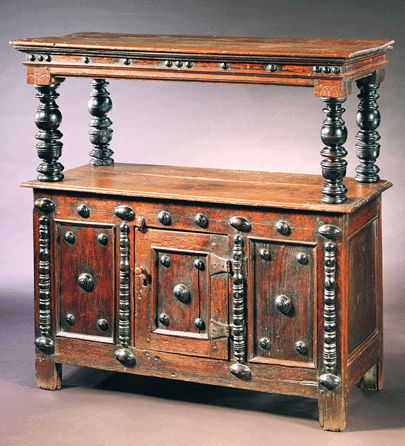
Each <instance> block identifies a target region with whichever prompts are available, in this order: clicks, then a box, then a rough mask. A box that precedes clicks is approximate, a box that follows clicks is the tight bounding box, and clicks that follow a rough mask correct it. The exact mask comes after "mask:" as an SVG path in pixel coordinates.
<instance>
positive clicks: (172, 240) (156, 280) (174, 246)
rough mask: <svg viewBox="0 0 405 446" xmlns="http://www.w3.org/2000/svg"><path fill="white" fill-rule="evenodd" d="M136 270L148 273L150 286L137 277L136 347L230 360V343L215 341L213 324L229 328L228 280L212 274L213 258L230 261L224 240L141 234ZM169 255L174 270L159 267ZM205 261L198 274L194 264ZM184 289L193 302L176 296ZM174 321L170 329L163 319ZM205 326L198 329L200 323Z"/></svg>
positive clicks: (151, 232)
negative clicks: (175, 291) (200, 320)
mask: <svg viewBox="0 0 405 446" xmlns="http://www.w3.org/2000/svg"><path fill="white" fill-rule="evenodd" d="M136 247H137V248H136V254H135V266H136V271H137V269H139V270H143V271H145V274H146V276H147V277H148V280H147V282H145V279H144V278H143V277H142V276H138V279H137V281H136V285H135V290H136V291H135V292H136V314H137V316H136V319H135V324H136V329H135V345H136V346H137V347H140V348H151V349H153V350H164V351H170V352H174V353H182V354H188V355H195V356H207V357H213V358H218V359H227V358H228V339H227V338H222V339H216V340H211V339H210V321H211V320H215V321H217V322H220V323H223V324H227V323H228V314H227V311H226V309H227V307H228V282H229V275H225V274H215V275H211V271H210V259H209V258H210V256H212V255H216V256H218V257H228V258H229V252H227V251H228V243H227V238H226V237H225V236H218V235H212V234H194V233H184V232H183V233H179V232H174V231H167V230H164V231H162V230H153V229H147V230H145V231H144V232H139V231H136ZM162 255H166V256H167V257H168V258H169V259H170V266H168V267H165V266H163V265H162V264H161V263H160V257H161V256H162ZM198 258H201V259H202V260H203V261H204V264H205V268H204V270H203V271H199V270H197V269H196V268H195V267H194V261H195V260H197V259H198ZM179 284H182V285H185V286H186V287H187V288H188V289H189V291H190V298H189V299H188V300H187V301H186V302H180V301H178V299H176V297H175V296H174V294H173V291H174V287H175V286H176V285H179ZM162 313H164V314H166V315H167V317H168V318H169V324H168V325H167V326H165V325H164V324H162V323H160V322H159V320H158V318H159V316H160V315H161V314H162ZM198 317H199V318H201V319H203V321H204V322H205V327H206V329H205V330H198V329H197V328H196V327H195V325H194V322H195V319H196V318H198Z"/></svg>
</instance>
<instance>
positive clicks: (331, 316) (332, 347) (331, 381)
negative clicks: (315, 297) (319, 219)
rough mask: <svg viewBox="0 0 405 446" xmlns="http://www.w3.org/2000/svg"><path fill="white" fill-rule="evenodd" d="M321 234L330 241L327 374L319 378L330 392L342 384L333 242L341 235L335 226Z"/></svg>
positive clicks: (326, 252) (326, 304)
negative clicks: (338, 350) (339, 371)
mask: <svg viewBox="0 0 405 446" xmlns="http://www.w3.org/2000/svg"><path fill="white" fill-rule="evenodd" d="M318 231H319V233H320V234H321V235H322V236H323V237H325V238H327V239H328V240H327V241H326V242H325V243H324V273H325V278H324V291H323V326H324V334H323V366H324V369H325V372H326V373H323V374H322V375H321V376H320V377H319V382H320V384H322V385H323V386H324V387H326V388H327V389H328V390H333V389H335V388H336V387H337V386H339V384H340V378H339V377H338V376H337V375H336V365H337V345H336V331H337V327H336V248H337V246H336V243H335V242H334V241H332V240H333V239H335V238H337V237H338V236H339V235H340V234H341V230H340V229H339V228H338V227H337V226H334V225H324V226H321V227H320V228H319V230H318Z"/></svg>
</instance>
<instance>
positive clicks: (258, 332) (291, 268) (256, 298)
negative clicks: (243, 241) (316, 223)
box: [249, 240, 316, 366]
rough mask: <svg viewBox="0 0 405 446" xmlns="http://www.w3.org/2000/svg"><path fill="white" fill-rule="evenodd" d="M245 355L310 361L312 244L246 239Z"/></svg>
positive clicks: (285, 361) (278, 360) (259, 359)
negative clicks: (247, 306) (247, 303)
mask: <svg viewBox="0 0 405 446" xmlns="http://www.w3.org/2000/svg"><path fill="white" fill-rule="evenodd" d="M250 257H251V260H250V268H251V274H250V290H249V295H250V316H249V325H250V327H251V330H250V336H249V351H250V358H251V360H253V361H255V362H268V363H283V364H286V365H288V363H292V364H295V365H297V364H298V363H304V364H305V365H307V366H308V365H310V364H313V363H314V360H315V359H314V352H315V345H314V339H316V336H315V333H314V328H315V324H314V320H315V289H316V287H315V283H314V280H315V277H314V266H315V265H316V247H315V246H310V245H304V244H302V245H301V244H295V243H288V244H287V243H277V242H270V241H263V240H251V244H250Z"/></svg>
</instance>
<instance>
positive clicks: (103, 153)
mask: <svg viewBox="0 0 405 446" xmlns="http://www.w3.org/2000/svg"><path fill="white" fill-rule="evenodd" d="M90 85H91V86H92V87H93V88H92V91H91V93H90V100H89V103H88V109H89V112H90V114H91V115H92V116H93V118H92V119H91V121H90V127H91V129H90V131H89V135H90V141H91V143H92V144H93V146H94V149H93V150H92V151H91V152H90V156H91V157H92V159H91V160H90V164H92V165H93V166H111V165H112V164H114V160H113V159H112V158H111V155H113V153H114V152H113V151H112V150H111V149H110V148H109V144H110V141H111V138H112V132H113V131H112V129H110V128H109V127H110V126H111V125H112V122H111V120H110V119H109V118H108V117H107V113H108V112H109V111H110V110H111V108H112V101H111V98H110V93H109V92H108V91H107V90H106V88H105V87H106V86H107V85H108V82H106V81H105V80H104V79H94V80H93V81H92V82H91V84H90Z"/></svg>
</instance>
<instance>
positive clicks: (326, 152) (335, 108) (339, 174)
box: [321, 97, 347, 204]
mask: <svg viewBox="0 0 405 446" xmlns="http://www.w3.org/2000/svg"><path fill="white" fill-rule="evenodd" d="M322 100H323V102H325V104H326V108H324V109H323V111H324V112H325V113H326V119H325V121H323V126H322V129H321V139H322V142H323V143H324V144H326V147H324V148H323V150H322V151H321V155H322V156H323V157H324V158H325V159H324V160H323V161H322V162H321V166H322V175H323V176H324V178H325V179H326V184H325V185H324V186H323V188H322V194H323V195H322V201H323V202H324V203H329V204H340V203H344V202H345V201H346V200H347V197H346V192H347V189H346V186H345V185H344V184H343V178H344V177H345V176H346V166H347V161H345V160H343V159H342V158H344V157H345V156H346V155H347V151H346V150H345V148H344V147H343V146H342V145H343V144H344V143H345V142H346V139H347V129H346V126H345V122H344V121H343V119H342V114H343V113H344V111H345V109H344V108H342V103H343V102H344V101H346V98H345V97H344V98H340V99H339V98H322Z"/></svg>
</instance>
